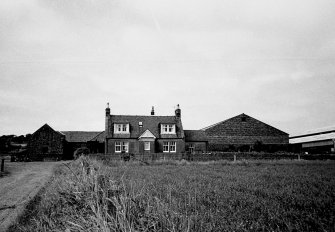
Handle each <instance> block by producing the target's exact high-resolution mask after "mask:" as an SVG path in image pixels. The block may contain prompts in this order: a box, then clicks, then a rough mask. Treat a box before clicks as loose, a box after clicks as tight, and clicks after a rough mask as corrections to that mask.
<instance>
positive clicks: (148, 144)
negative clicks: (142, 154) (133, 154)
mask: <svg viewBox="0 0 335 232" xmlns="http://www.w3.org/2000/svg"><path fill="white" fill-rule="evenodd" d="M144 150H145V151H150V142H144Z"/></svg>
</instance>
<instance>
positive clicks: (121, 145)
mask: <svg viewBox="0 0 335 232" xmlns="http://www.w3.org/2000/svg"><path fill="white" fill-rule="evenodd" d="M128 147H129V142H115V152H118V153H119V152H120V153H121V152H126V153H128Z"/></svg>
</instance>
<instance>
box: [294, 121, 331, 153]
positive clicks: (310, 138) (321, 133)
mask: <svg viewBox="0 0 335 232" xmlns="http://www.w3.org/2000/svg"><path fill="white" fill-rule="evenodd" d="M290 145H291V146H292V147H293V148H294V150H295V151H300V152H305V153H312V154H313V153H335V126H329V127H324V128H318V129H314V130H309V131H307V132H305V133H300V134H297V135H294V136H291V137H290Z"/></svg>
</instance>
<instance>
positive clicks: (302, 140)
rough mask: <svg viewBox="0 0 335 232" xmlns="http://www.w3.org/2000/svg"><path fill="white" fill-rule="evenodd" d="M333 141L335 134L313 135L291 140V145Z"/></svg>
mask: <svg viewBox="0 0 335 232" xmlns="http://www.w3.org/2000/svg"><path fill="white" fill-rule="evenodd" d="M333 139H335V132H332V133H327V134H318V135H311V136H305V137H298V138H290V143H291V144H296V143H309V142H316V141H323V140H333Z"/></svg>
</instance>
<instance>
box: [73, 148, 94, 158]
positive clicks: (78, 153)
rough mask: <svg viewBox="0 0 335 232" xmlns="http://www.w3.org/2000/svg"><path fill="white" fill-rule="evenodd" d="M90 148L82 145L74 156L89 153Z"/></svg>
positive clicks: (77, 156)
mask: <svg viewBox="0 0 335 232" xmlns="http://www.w3.org/2000/svg"><path fill="white" fill-rule="evenodd" d="M89 153H90V150H89V149H88V148H87V147H81V148H78V149H77V150H75V151H74V153H73V158H74V159H78V158H79V157H80V156H82V155H88V154H89Z"/></svg>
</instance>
